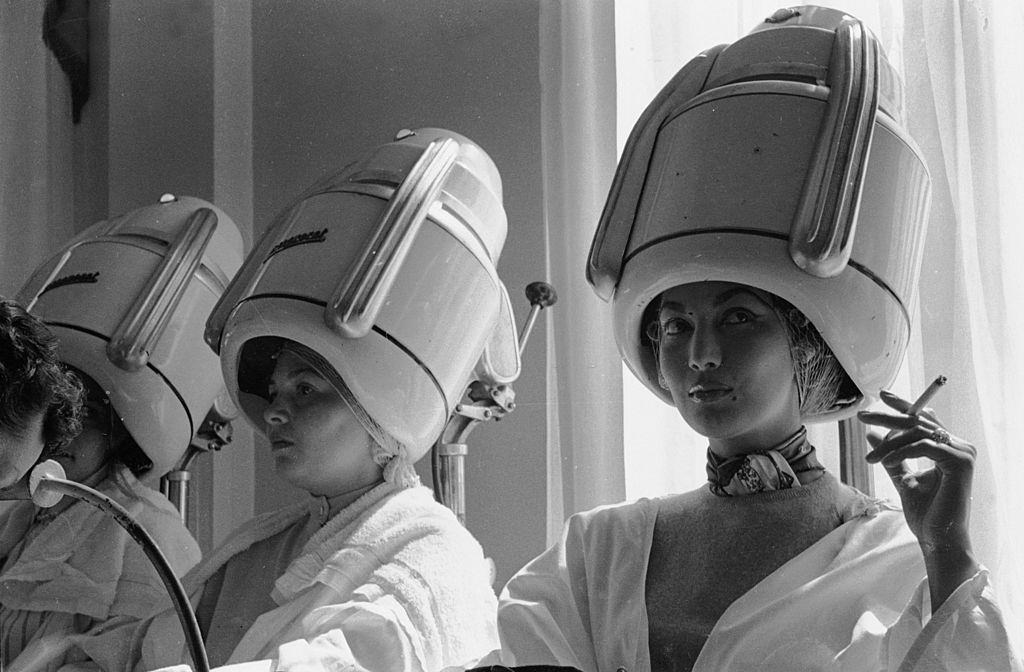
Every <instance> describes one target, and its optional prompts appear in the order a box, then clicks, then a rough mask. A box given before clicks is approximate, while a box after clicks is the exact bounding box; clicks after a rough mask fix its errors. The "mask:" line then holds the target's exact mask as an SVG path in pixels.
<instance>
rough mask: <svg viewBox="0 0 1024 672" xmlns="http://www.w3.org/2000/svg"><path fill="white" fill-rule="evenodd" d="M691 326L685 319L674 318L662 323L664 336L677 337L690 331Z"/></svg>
mask: <svg viewBox="0 0 1024 672" xmlns="http://www.w3.org/2000/svg"><path fill="white" fill-rule="evenodd" d="M689 329H690V324H689V322H687V321H686V320H684V319H681V318H678V317H673V318H669V319H667V320H665V321H664V322H662V323H661V334H662V336H676V335H678V334H682V333H685V332H687V331H689Z"/></svg>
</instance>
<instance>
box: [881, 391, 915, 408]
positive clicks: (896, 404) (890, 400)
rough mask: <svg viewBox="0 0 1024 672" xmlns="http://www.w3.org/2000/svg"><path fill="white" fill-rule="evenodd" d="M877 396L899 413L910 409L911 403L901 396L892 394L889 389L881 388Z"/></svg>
mask: <svg viewBox="0 0 1024 672" xmlns="http://www.w3.org/2000/svg"><path fill="white" fill-rule="evenodd" d="M878 397H879V398H880V399H881V400H882V401H884V402H885V404H886V405H887V406H889V407H890V408H894V409H896V410H897V411H899V412H900V413H906V412H907V411H909V410H910V407H911V406H912V405H913V404H911V402H909V401H907V400H906V399H904V398H903V397H900V396H898V395H895V394H893V393H892V392H890V391H889V390H882V391H880V392H879V393H878Z"/></svg>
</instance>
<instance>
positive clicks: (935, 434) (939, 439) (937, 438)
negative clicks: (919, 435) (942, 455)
mask: <svg viewBox="0 0 1024 672" xmlns="http://www.w3.org/2000/svg"><path fill="white" fill-rule="evenodd" d="M928 438H930V439H931V440H932V441H934V442H935V443H944V444H946V445H947V446H948V445H949V432H947V431H946V430H944V429H943V428H941V427H939V428H938V429H933V430H932V433H931V434H929V435H928Z"/></svg>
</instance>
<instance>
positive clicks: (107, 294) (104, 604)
mask: <svg viewBox="0 0 1024 672" xmlns="http://www.w3.org/2000/svg"><path fill="white" fill-rule="evenodd" d="M212 207H213V206H211V205H210V204H209V203H207V202H205V201H201V200H199V199H194V198H189V197H185V196H181V197H177V198H174V197H171V196H167V197H165V198H163V199H161V202H160V203H157V204H153V205H148V206H144V207H142V208H138V209H136V210H133V211H130V212H128V213H125V214H122V215H119V216H116V217H112V218H111V219H110V220H107V221H102V222H98V223H96V224H94V225H93V226H91V227H89V228H88V229H87V230H85V231H83V232H82V233H81V234H80V236H78V237H76V238H75V239H73V240H71V241H69V242H68V243H66V244H65V245H64V247H63V248H62V249H61V250H60V251H58V252H57V253H56V254H55V255H53V256H52V257H51V258H50V259H48V260H47V261H45V262H43V264H42V265H41V266H40V267H39V268H38V269H37V270H36V272H35V273H34V274H33V275H32V277H31V278H30V279H29V280H28V282H27V283H26V285H25V287H24V288H23V289H22V292H21V293H20V294H19V296H20V297H21V298H22V300H24V302H25V303H26V305H32V306H33V308H32V311H33V314H34V315H36V316H37V317H39V318H40V319H41V320H42V321H44V322H45V323H46V324H48V325H50V330H51V331H52V332H53V334H54V336H55V338H56V340H57V342H58V343H59V356H60V359H61V362H62V364H63V366H64V367H65V369H66V370H67V371H68V374H67V375H69V376H74V377H75V378H76V379H78V380H79V381H81V382H80V387H81V388H84V392H85V394H84V413H83V415H82V419H81V425H80V430H81V431H80V432H79V433H78V435H77V436H75V437H74V439H73V440H71V441H69V442H67V443H66V444H65V445H62V446H60V447H59V448H55V449H53V450H50V451H48V454H47V457H49V458H50V459H53V460H55V461H56V462H58V463H59V464H60V465H61V467H62V468H63V470H64V472H65V476H66V478H67V479H69V480H71V481H75V482H77V483H80V484H82V485H85V486H88V487H90V488H93V489H94V490H97V491H99V492H100V493H101V494H103V495H105V496H107V497H109V498H111V499H113V500H114V501H115V502H117V503H118V504H119V505H121V506H122V507H123V508H124V509H126V510H127V511H128V512H129V514H130V515H131V516H132V517H133V518H134V519H135V521H136V522H137V523H138V524H140V525H141V526H142V527H143V528H144V529H146V531H147V532H148V533H149V535H150V536H151V537H152V538H153V539H154V540H155V541H156V542H157V544H158V545H159V546H160V548H161V550H162V552H163V554H164V557H165V558H166V559H167V561H168V564H169V566H170V568H171V570H172V571H173V572H174V573H175V575H176V576H179V577H180V576H183V575H184V574H185V573H186V572H187V571H188V570H190V569H191V568H192V567H194V566H195V565H196V564H197V563H198V562H199V559H200V556H201V553H200V551H199V545H198V544H197V543H196V541H195V539H194V538H193V537H192V535H191V533H190V532H189V530H188V528H187V527H185V524H184V522H183V520H182V516H181V514H180V513H179V512H178V510H177V509H176V508H175V507H174V505H173V504H172V503H171V502H170V501H169V500H168V499H167V497H165V496H164V495H163V494H161V493H160V492H159V491H158V490H157V489H155V486H156V485H157V483H158V481H159V479H160V478H161V477H162V476H163V475H164V474H166V473H167V472H169V471H170V470H171V469H173V468H174V467H175V465H176V464H177V463H178V461H179V460H180V459H181V457H182V456H183V455H184V454H185V451H186V450H187V449H188V447H189V443H190V441H191V439H192V436H193V433H194V428H195V426H194V421H195V419H196V418H200V419H201V418H202V417H203V416H204V415H206V413H207V411H208V410H209V409H210V406H211V405H212V403H213V401H214V399H215V398H216V396H217V395H218V393H219V392H221V391H222V390H223V388H224V383H223V379H222V377H221V374H220V371H219V370H218V369H217V367H216V364H217V358H216V357H215V356H214V355H213V353H211V352H209V350H208V348H206V346H205V344H203V342H202V339H201V334H202V329H203V327H204V326H205V318H206V315H207V314H208V312H209V310H210V309H211V308H212V307H213V304H214V303H215V302H216V300H217V297H218V296H219V294H220V292H222V291H223V289H224V286H223V284H220V286H218V284H217V282H216V281H211V280H210V279H209V277H204V275H205V274H207V273H210V270H211V269H216V273H218V274H223V275H231V274H233V273H234V272H235V271H236V270H237V268H238V266H239V264H240V263H241V258H242V240H241V236H240V235H239V233H238V230H237V229H236V228H235V226H234V224H233V223H232V222H231V220H230V219H229V218H227V216H226V215H225V214H224V213H223V212H219V211H217V212H215V211H214V210H213V209H212ZM202 213H208V214H210V215H212V219H210V220H209V221H210V222H211V223H212V222H215V226H214V227H212V231H211V232H210V239H209V240H208V241H200V242H199V243H198V244H196V243H192V245H193V246H194V247H193V248H192V250H191V251H193V252H194V253H195V257H196V260H197V261H198V262H199V266H198V269H199V270H198V271H197V272H195V273H188V274H186V273H182V274H180V276H179V279H178V281H177V283H180V284H177V283H170V284H163V285H161V284H159V283H157V282H156V280H157V279H158V278H159V277H161V276H160V270H161V268H162V264H161V263H159V262H161V261H164V260H167V261H168V263H178V261H176V260H180V259H181V256H180V254H181V253H185V254H187V253H188V252H189V249H186V247H187V244H186V243H185V242H178V241H182V237H181V236H179V235H178V234H179V233H180V232H181V230H182V229H185V228H186V227H188V226H190V225H192V224H194V223H195V222H197V221H199V219H197V217H196V215H197V214H202ZM112 267H113V268H116V269H117V272H116V273H112V272H108V271H107V269H108V268H112ZM154 288H155V290H156V291H157V293H158V294H159V293H161V292H162V293H164V295H165V296H166V295H168V294H175V293H176V292H180V297H181V298H180V300H178V301H176V302H175V303H173V304H170V305H171V306H172V307H171V308H170V309H169V310H166V312H161V311H163V310H164V309H163V308H160V307H158V306H160V305H161V304H160V302H159V301H155V302H139V301H137V300H135V299H136V298H137V297H138V296H140V295H143V296H151V295H150V294H149V292H150V291H152V290H153V289H154ZM163 305H168V304H163ZM154 309H155V310H156V312H157V315H156V316H154V314H153V313H152V312H149V311H151V310H154ZM159 318H162V320H163V322H162V323H163V325H164V326H163V327H162V329H157V330H154V331H153V332H150V333H148V334H146V337H145V338H142V339H141V340H145V341H146V344H145V347H144V348H136V347H134V338H126V339H123V340H122V339H120V338H119V334H125V333H130V332H128V331H126V330H125V329H123V328H122V325H125V324H143V325H156V324H159V323H160V322H161V320H160V319H159ZM115 344H117V345H119V346H124V347H114V345H115ZM140 352H141V353H144V356H145V357H146V359H144V360H142V361H133V362H129V361H128V359H129V358H131V357H132V356H133V355H131V354H129V355H127V356H126V355H125V353H140ZM132 364H134V365H132ZM211 364H212V365H213V366H211ZM164 594H165V589H164V584H163V582H162V581H161V578H160V576H159V575H158V574H157V572H156V570H155V569H154V568H153V566H152V564H151V563H150V561H149V559H148V558H147V557H146V555H145V553H144V551H143V549H142V548H141V547H140V546H139V545H138V544H137V543H136V542H135V541H134V540H133V539H132V538H131V536H130V535H129V533H128V532H127V531H125V530H124V529H123V528H122V527H121V525H120V524H119V523H118V522H117V521H116V520H115V519H114V518H113V517H111V516H109V515H107V514H106V513H104V512H103V511H101V510H99V509H98V508H96V507H94V506H92V505H91V504H89V503H87V502H82V501H78V500H76V499H74V498H72V497H63V498H62V499H61V500H60V501H59V502H57V503H56V504H54V505H53V506H50V507H45V508H44V507H40V506H37V505H36V504H35V503H34V502H32V501H22V502H11V503H10V504H9V505H8V506H6V507H5V508H4V510H3V511H0V664H2V665H3V666H4V669H5V670H6V669H10V670H32V671H34V672H44V671H46V670H57V669H60V668H61V667H63V666H65V665H71V664H83V665H87V664H95V665H99V666H101V667H102V666H103V665H104V664H105V661H104V659H103V658H102V657H100V658H95V657H92V656H90V655H88V654H86V653H85V652H83V651H82V650H81V649H79V648H77V647H75V646H74V643H75V642H76V641H77V638H78V637H80V636H82V635H84V634H85V633H90V632H94V631H96V630H98V629H104V628H106V627H109V625H110V624H112V623H119V622H121V621H122V620H123V619H132V618H136V619H137V618H141V617H143V616H145V615H147V614H148V613H150V610H151V609H152V607H153V604H154V603H156V602H158V601H159V600H160V599H161V598H162V596H163V595H164Z"/></svg>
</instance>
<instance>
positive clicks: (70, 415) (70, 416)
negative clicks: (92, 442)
mask: <svg viewBox="0 0 1024 672" xmlns="http://www.w3.org/2000/svg"><path fill="white" fill-rule="evenodd" d="M81 408H82V387H81V385H80V384H79V382H78V380H77V379H76V378H75V377H74V376H72V375H70V374H69V373H68V372H67V371H66V370H65V369H64V368H63V367H62V366H61V365H60V362H59V361H58V359H57V339H56V337H54V335H53V334H52V333H51V332H50V331H49V330H48V329H47V328H46V325H45V324H43V323H42V321H40V320H39V319H38V318H36V317H33V316H32V315H29V314H28V313H27V312H25V309H24V308H22V307H21V306H20V305H19V304H17V303H15V302H14V301H11V300H10V299H5V298H2V297H0V490H2V489H3V488H7V487H8V486H11V485H14V484H15V483H17V482H18V481H19V480H20V479H21V478H22V477H23V476H24V475H25V474H26V473H27V472H28V470H29V469H30V468H31V467H32V465H34V464H35V463H36V461H37V460H39V459H40V456H41V455H42V454H43V453H44V451H45V452H49V451H51V450H57V449H59V448H61V447H62V446H64V445H66V444H67V443H68V442H69V441H71V439H73V438H74V437H75V435H76V434H77V433H78V432H79V431H80V430H81ZM0 498H2V495H0Z"/></svg>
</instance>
